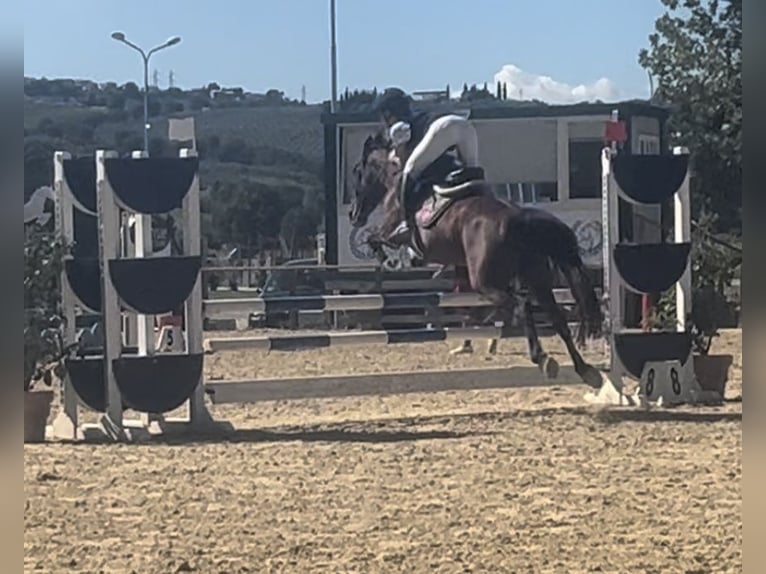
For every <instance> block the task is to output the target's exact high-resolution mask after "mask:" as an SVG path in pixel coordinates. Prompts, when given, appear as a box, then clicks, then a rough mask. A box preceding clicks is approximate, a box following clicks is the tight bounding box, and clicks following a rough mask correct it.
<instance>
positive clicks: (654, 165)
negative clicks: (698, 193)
mask: <svg viewBox="0 0 766 574" xmlns="http://www.w3.org/2000/svg"><path fill="white" fill-rule="evenodd" d="M612 167H613V169H614V179H615V180H616V181H617V185H619V186H620V189H622V191H623V193H624V194H625V195H626V196H627V198H629V199H630V200H631V201H633V202H636V203H643V204H648V205H656V204H658V203H662V202H663V201H665V200H667V199H670V198H671V197H673V196H674V195H675V193H676V192H677V191H678V189H679V188H680V187H681V184H682V183H683V181H684V178H685V177H686V172H687V170H688V168H689V156H688V155H626V154H618V155H617V156H616V157H615V158H614V159H613V160H612Z"/></svg>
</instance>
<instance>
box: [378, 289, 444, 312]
mask: <svg viewBox="0 0 766 574" xmlns="http://www.w3.org/2000/svg"><path fill="white" fill-rule="evenodd" d="M440 302H441V296H440V294H439V293H423V294H419V293H402V294H399V293H384V294H383V308H384V309H420V308H422V307H438V306H439V303H440Z"/></svg>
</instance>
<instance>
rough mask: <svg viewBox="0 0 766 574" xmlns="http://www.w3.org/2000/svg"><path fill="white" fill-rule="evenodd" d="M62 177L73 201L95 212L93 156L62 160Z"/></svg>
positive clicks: (94, 163)
mask: <svg viewBox="0 0 766 574" xmlns="http://www.w3.org/2000/svg"><path fill="white" fill-rule="evenodd" d="M64 179H65V180H66V183H67V185H68V186H69V189H70V190H71V192H72V195H73V196H74V198H75V201H76V202H77V203H79V204H80V206H82V207H83V208H85V209H86V210H87V211H89V212H90V213H92V214H95V213H96V209H98V207H97V203H96V160H95V158H94V157H93V156H90V157H87V156H86V157H79V158H73V159H67V160H64Z"/></svg>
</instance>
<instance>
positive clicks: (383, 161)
mask: <svg viewBox="0 0 766 574" xmlns="http://www.w3.org/2000/svg"><path fill="white" fill-rule="evenodd" d="M390 151H391V143H390V142H389V140H388V138H387V137H386V136H385V135H384V134H383V133H381V132H378V133H376V134H375V135H371V136H368V137H367V139H366V140H365V142H364V148H363V150H362V159H361V161H360V162H359V163H357V164H356V165H355V166H354V170H353V178H352V185H353V186H354V188H353V189H354V201H353V204H352V207H351V212H350V213H349V219H350V220H351V225H352V226H354V227H362V226H364V225H366V224H367V220H368V219H369V217H370V214H371V213H372V212H373V211H375V209H376V208H377V207H378V206H379V205H380V204H381V203H383V200H384V199H385V197H386V195H387V194H388V192H389V190H390V188H391V185H392V183H393V181H394V179H393V178H394V175H395V171H396V163H395V161H393V160H392V159H391V158H390V157H389V154H390Z"/></svg>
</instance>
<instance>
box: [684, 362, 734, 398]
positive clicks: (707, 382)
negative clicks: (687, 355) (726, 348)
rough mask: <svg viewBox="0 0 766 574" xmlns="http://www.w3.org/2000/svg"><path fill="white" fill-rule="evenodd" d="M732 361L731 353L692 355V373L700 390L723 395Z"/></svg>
mask: <svg viewBox="0 0 766 574" xmlns="http://www.w3.org/2000/svg"><path fill="white" fill-rule="evenodd" d="M733 362H734V357H733V356H732V355H694V374H695V375H696V376H697V382H698V383H699V385H700V387H701V388H702V390H704V391H715V392H716V393H718V394H720V395H721V396H723V394H724V391H725V389H726V381H728V380H729V367H731V364H732V363H733Z"/></svg>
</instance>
